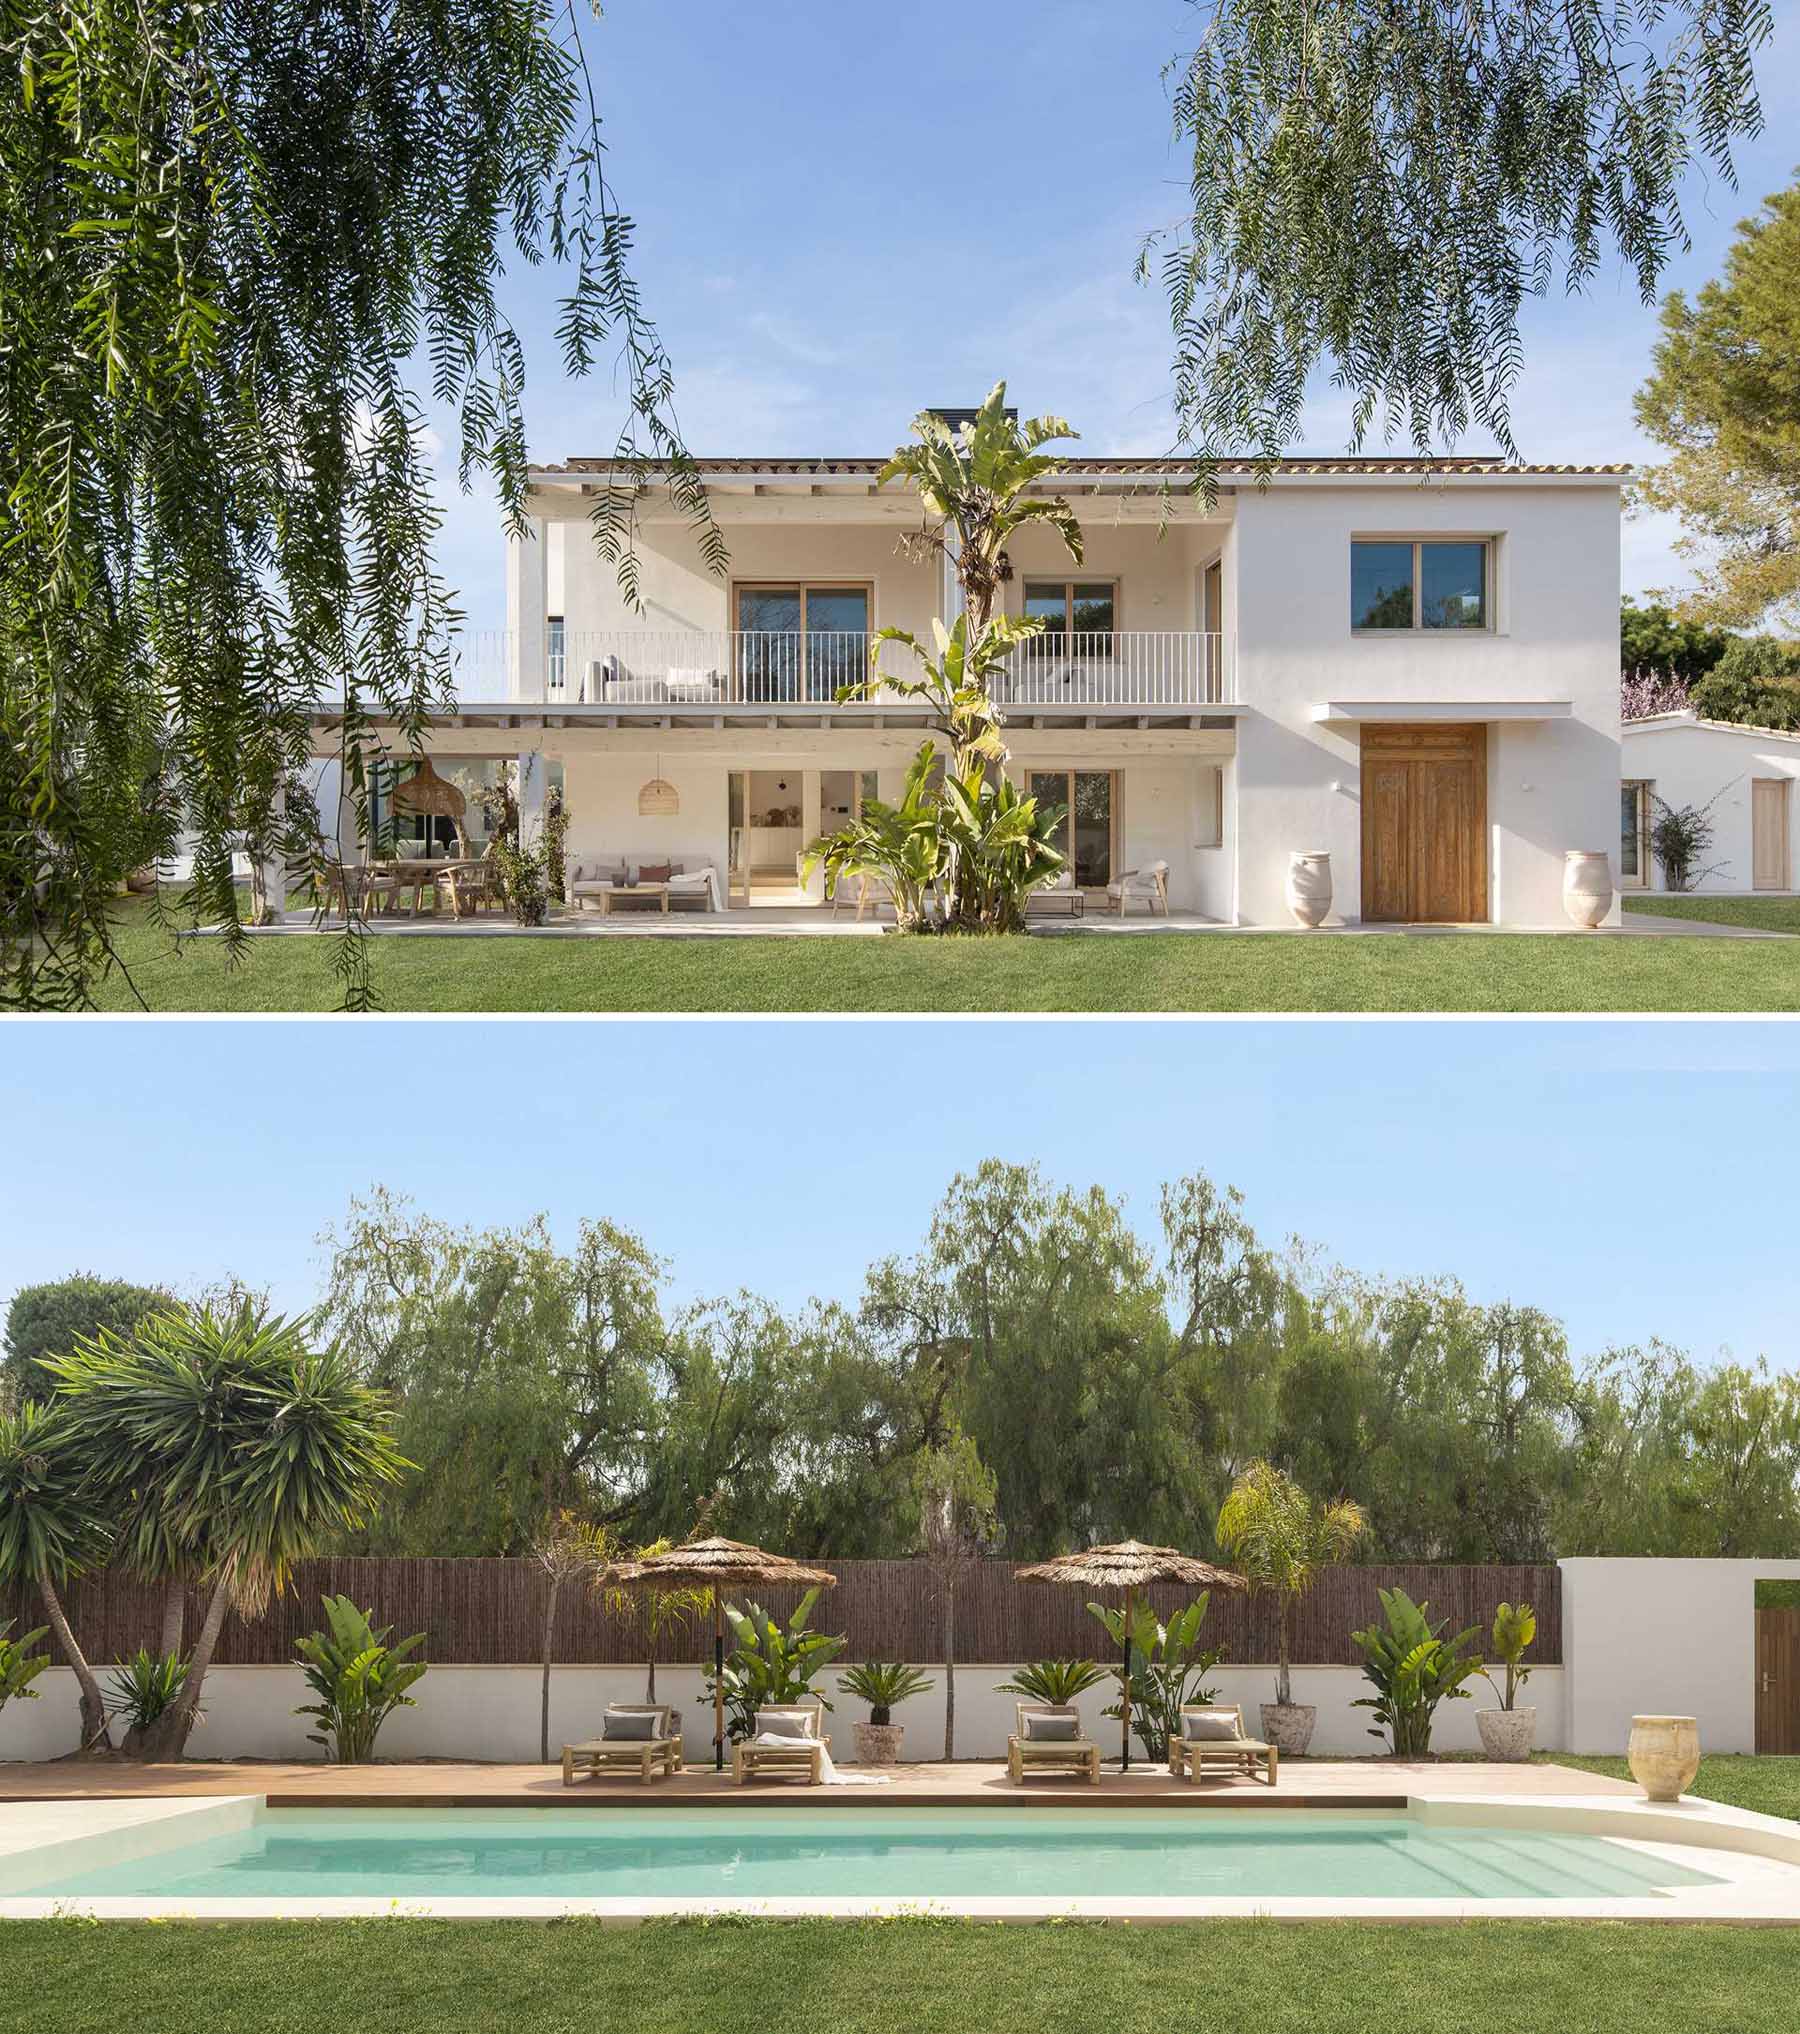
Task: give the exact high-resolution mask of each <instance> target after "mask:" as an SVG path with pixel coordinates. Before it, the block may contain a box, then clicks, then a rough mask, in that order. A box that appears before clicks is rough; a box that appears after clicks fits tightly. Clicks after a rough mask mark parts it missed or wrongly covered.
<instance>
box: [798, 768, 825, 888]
mask: <svg viewBox="0 0 1800 2034" xmlns="http://www.w3.org/2000/svg"><path fill="white" fill-rule="evenodd" d="M824 804H825V793H824V790H823V788H822V786H821V785H820V783H819V772H818V771H817V770H802V771H801V772H800V846H801V849H802V851H803V852H804V850H805V849H807V848H808V847H810V846H811V845H812V843H813V842H814V841H816V840H817V839H818V837H819V828H820V825H821V824H822V820H821V814H822V812H823V809H824ZM802 887H803V888H804V890H805V892H806V894H807V896H809V897H812V898H823V897H824V895H825V871H824V870H823V869H814V871H813V872H812V877H811V880H810V881H808V882H807V883H806V884H804V885H803V886H802Z"/></svg>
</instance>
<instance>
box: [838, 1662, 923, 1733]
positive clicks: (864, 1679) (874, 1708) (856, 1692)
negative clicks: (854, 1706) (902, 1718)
mask: <svg viewBox="0 0 1800 2034" xmlns="http://www.w3.org/2000/svg"><path fill="white" fill-rule="evenodd" d="M936 1685H937V1684H936V1683H935V1682H934V1681H933V1680H932V1679H931V1677H930V1676H929V1675H928V1674H921V1673H920V1672H919V1670H918V1668H917V1667H908V1666H904V1665H902V1663H901V1662H900V1661H899V1660H864V1661H863V1662H862V1664H861V1665H860V1666H855V1667H851V1668H849V1669H847V1670H846V1671H845V1672H844V1673H842V1674H840V1675H839V1676H838V1693H839V1694H840V1695H849V1696H851V1697H853V1698H854V1699H855V1700H856V1701H858V1702H866V1703H867V1704H868V1705H869V1721H870V1722H871V1723H878V1724H879V1723H891V1722H892V1721H893V1716H894V1710H895V1709H896V1708H897V1707H898V1706H899V1704H900V1703H902V1702H905V1701H906V1700H908V1698H909V1697H911V1696H914V1695H924V1694H928V1693H929V1692H930V1690H931V1689H932V1688H934V1687H935V1686H936Z"/></svg>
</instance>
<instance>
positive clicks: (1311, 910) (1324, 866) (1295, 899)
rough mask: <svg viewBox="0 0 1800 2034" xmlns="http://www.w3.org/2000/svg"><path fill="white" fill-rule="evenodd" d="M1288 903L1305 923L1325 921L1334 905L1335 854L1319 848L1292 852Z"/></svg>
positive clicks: (1314, 924)
mask: <svg viewBox="0 0 1800 2034" xmlns="http://www.w3.org/2000/svg"><path fill="white" fill-rule="evenodd" d="M1287 907H1288V909H1289V910H1290V911H1291V912H1292V913H1293V914H1294V918H1295V921H1296V922H1297V923H1298V924H1301V925H1305V926H1317V925H1323V924H1324V922H1325V914H1326V912H1328V911H1329V910H1330V909H1331V857H1330V855H1328V854H1324V853H1321V852H1319V851H1318V850H1316V849H1308V850H1306V851H1303V852H1297V853H1294V854H1291V855H1289V856H1288V873H1287Z"/></svg>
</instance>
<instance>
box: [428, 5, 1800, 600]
mask: <svg viewBox="0 0 1800 2034" xmlns="http://www.w3.org/2000/svg"><path fill="white" fill-rule="evenodd" d="M576 12H577V13H579V14H582V15H585V13H586V10H585V8H583V7H581V6H580V5H579V4H578V5H577V8H576ZM1776 14H1777V23H1778V26H1777V30H1776V36H1775V40H1774V42H1773V43H1772V44H1771V46H1770V48H1769V51H1768V52H1767V54H1766V55H1765V57H1764V60H1763V63H1762V65H1761V73H1760V74H1761V83H1762V88H1763V95H1764V103H1765V108H1766V112H1767V116H1768V128H1767V132H1766V133H1765V135H1764V136H1763V138H1762V139H1761V140H1760V141H1758V142H1755V143H1752V144H1750V145H1749V146H1747V147H1745V148H1744V149H1743V150H1742V151H1741V154H1740V158H1739V160H1740V186H1739V189H1738V190H1737V191H1735V192H1734V191H1732V190H1731V189H1729V188H1727V187H1723V186H1721V185H1719V184H1717V183H1716V182H1713V183H1711V184H1708V183H1707V182H1705V181H1704V180H1703V179H1700V178H1699V177H1696V178H1695V180H1694V181H1693V184H1692V187H1691V189H1690V192H1689V201H1688V206H1687V211H1688V218H1689V225H1690V230H1691V232H1692V235H1693V240H1694V248H1693V251H1692V253H1691V254H1686V255H1681V256H1678V257H1677V258H1676V259H1675V261H1674V262H1673V263H1672V264H1671V266H1670V269H1669V272H1668V278H1667V280H1668V284H1669V286H1670V287H1685V288H1688V289H1692V288H1693V287H1694V286H1695V285H1697V284H1698V283H1700V282H1703V281H1705V280H1706V279H1707V278H1708V277H1709V276H1711V275H1713V274H1715V273H1716V272H1717V268H1718V264H1719V259H1720V256H1721V254H1722V253H1723V250H1724V248H1725V247H1726V245H1727V243H1728V242H1729V240H1730V237H1731V233H1732V229H1733V227H1734V225H1735V223H1736V222H1737V221H1738V219H1740V218H1741V217H1743V216H1744V215H1745V214H1746V213H1748V212H1749V211H1751V210H1753V209H1754V207H1755V205H1756V203H1757V202H1758V201H1759V200H1760V199H1761V197H1762V196H1763V195H1764V194H1765V193H1767V192H1769V191H1773V190H1776V189H1779V188H1781V187H1782V186H1784V185H1785V184H1787V183H1789V182H1790V181H1791V180H1792V179H1793V176H1794V174H1795V165H1796V158H1797V157H1800V149H1796V147H1795V146H1794V144H1793V141H1792V137H1793V135H1794V134H1795V132H1796V131H1797V129H1800V65H1796V63H1795V61H1794V55H1795V50H1796V47H1800V0H1778V5H1777V8H1776ZM1198 19H1199V17H1198V15H1197V14H1196V12H1195V11H1194V10H1193V9H1192V8H1191V7H1189V6H1188V5H1186V4H1185V0H1134V4H1131V5H1120V4H1117V0H1111V4H1109V0H1035V4H1025V0H987V4H985V5H976V6H970V5H969V4H967V0H914V4H912V5H910V6H907V7H904V8H875V7H868V6H859V5H853V6H845V5H844V4H842V0H785V4H782V0H764V4H761V5H758V6H756V7H754V8H745V7H735V8H734V7H726V6H721V5H718V4H713V5H704V6H686V7H671V6H668V5H666V4H660V0H607V6H606V12H605V16H604V19H603V20H601V21H599V22H597V23H588V24H587V25H586V27H585V30H584V39H585V41H586V43H587V46H588V48H589V50H590V52H591V55H592V60H593V64H594V68H595V72H596V76H597V81H598V85H599V89H600V93H601V99H602V109H603V113H604V116H605V120H606V133H607V137H608V142H609V147H610V151H611V154H610V168H611V172H612V175H613V179H614V182H615V184H616V186H617V190H618V193H619V197H620V200H621V202H622V203H623V205H624V206H625V208H626V209H627V210H628V211H629V212H631V213H632V215H633V216H634V217H635V218H636V219H637V221H638V226H639V250H638V257H637V262H636V273H637V276H638V279H639V281H640V283H641V284H642V286H643V291H644V296H645V300H646V303H647V305H648V307H649V309H650V310H651V312H652V314H653V315H654V316H655V317H656V318H657V320H658V322H659V324H660V326H661V328H662V332H663V336H664V338H665V341H666V342H667V344H668V346H669V349H670V351H671V354H672V356H673V359H674V362H675V368H676V374H677V397H678V407H679V412H680V416H681V421H682V425H683V429H684V431H685V433H686V435H687V439H688V442H689V444H690V445H691V446H692V447H693V448H694V449H695V450H696V451H698V452H710V453H771V454H790V455H806V454H818V453H868V452H880V451H884V450H886V449H887V448H888V447H889V446H891V445H893V444H894V443H895V442H897V441H898V440H899V439H900V438H901V437H903V436H904V435H905V430H906V424H907V421H908V419H909V418H910V417H911V416H912V415H913V413H914V412H915V411H916V410H918V409H919V408H921V407H922V406H924V405H926V404H928V403H934V402H968V401H972V400H976V399H978V398H979V396H980V395H981V394H983V393H985V391H986V390H987V388H988V386H989V385H990V384H991V383H992V382H993V381H994V380H996V379H998V378H999V377H1000V376H1002V375H1005V376H1006V377H1007V378H1008V380H1009V381H1010V383H1011V386H1012V390H1013V393H1014V394H1015V396H1016V397H1017V399H1018V400H1019V402H1020V403H1021V404H1023V405H1024V406H1025V407H1026V408H1027V409H1028V410H1032V411H1038V410H1057V411H1061V412H1062V413H1063V414H1064V415H1065V416H1067V417H1069V418H1070V420H1071V421H1072V422H1073V423H1074V424H1075V426H1076V428H1077V429H1078V430H1079V431H1080V432H1081V433H1082V436H1083V439H1084V443H1085V447H1086V449H1090V450H1095V451H1108V452H1157V451H1161V450H1163V449H1164V448H1165V446H1166V445H1167V442H1168V435H1169V415H1170V411H1169V403H1168V391H1169V373H1168V341H1167V321H1166V315H1165V312H1164V308H1163V304H1162V299H1161V296H1160V294H1159V292H1158V291H1157V290H1156V289H1155V288H1154V287H1150V288H1141V287H1139V286H1138V285H1137V284H1136V283H1135V282H1134V281H1133V279H1132V267H1133V262H1134V260H1135V257H1136V253H1137V248H1138V244H1139V242H1140V240H1141V238H1142V237H1143V235H1144V234H1146V233H1147V232H1150V231H1153V230H1155V229H1156V228H1158V227H1162V226H1166V225H1169V224H1171V223H1174V222H1177V221H1178V220H1179V219H1180V218H1181V216H1182V211H1183V200H1184V196H1185V190H1186V181H1187V165H1186V162H1185V160H1184V158H1183V156H1182V154H1181V151H1180V150H1179V148H1178V147H1177V146H1176V145H1175V144H1174V143H1173V142H1172V140H1171V137H1170V124H1169V117H1168V104H1167V89H1168V88H1167V85H1166V84H1165V82H1164V80H1163V78H1162V76H1161V72H1162V67H1163V65H1164V64H1165V62H1166V61H1167V60H1168V59H1169V58H1171V57H1173V56H1175V55H1176V54H1177V53H1179V52H1181V51H1183V50H1185V49H1187V48H1189V47H1190V46H1191V44H1192V41H1193V39H1194V36H1195V33H1196V24H1197V22H1198ZM996 137H997V138H998V153H999V155H1000V157H1001V167H1000V168H998V169H997V170H996V169H994V168H992V167H991V166H990V157H991V154H992V153H993V152H994V144H995V138H996ZM555 292H556V280H555V277H554V275H553V274H552V273H549V272H546V271H530V270H524V269H520V268H518V267H517V266H516V265H515V271H514V273H513V274H512V275H511V276H510V277H509V279H508V282H507V285H506V300H507V304H508V308H509V310H510V311H511V313H512V315H513V316H514V317H515V318H516V319H517V320H518V321H519V323H520V326H521V329H522V331H523V333H524V335H525V337H526V341H527V349H528V359H529V364H530V365H529V372H530V381H529V389H528V409H527V422H528V427H529V432H530V442H531V448H532V452H533V455H534V456H536V457H539V458H544V459H560V458H563V457H565V456H567V455H568V454H570V453H588V452H604V451H606V450H608V449H609V448H610V446H611V443H612V439H613V435H614V431H615V429H616V423H617V404H616V400H615V397H614V392H613V390H612V388H611V385H610V379H609V377H608V376H606V375H604V374H603V375H598V376H596V377H594V378H593V379H591V380H589V381H587V382H586V383H575V384H571V383H568V382H566V381H565V380H564V379H563V378H562V376H561V373H560V368H559V363H558V361H557V357H556V348H555V345H554V340H553V336H552V335H553V332H554V325H555V317H554V298H555ZM1525 331H1526V342H1527V349H1528V350H1527V360H1526V371H1525V374H1524V377H1523V380H1522V382H1521V385H1520V387H1519V390H1518V394H1517V398H1516V402H1515V430H1516V435H1517V437H1518V439H1519V442H1520V445H1521V447H1522V449H1523V451H1524V453H1525V455H1526V456H1527V457H1528V458H1533V459H1554V460H1612V459H1621V458H1624V459H1631V458H1636V457H1639V456H1642V455H1643V453H1644V452H1645V451H1646V449H1647V448H1646V447H1645V446H1644V444H1643V442H1642V440H1641V439H1640V438H1639V436H1638V434H1637V431H1636V429H1635V426H1634V425H1633V422H1632V417H1631V397H1632V393H1633V391H1634V389H1635V388H1636V387H1637V386H1638V384H1639V383H1640V382H1641V381H1642V379H1643V377H1644V374H1645V372H1646V370H1647V367H1648V363H1649V355H1650V348H1651V344H1652V341H1653V339H1654V336H1655V313H1654V310H1647V309H1645V308H1644V307H1643V306H1642V305H1641V304H1640V303H1639V302H1638V299H1637V294H1636V289H1635V285H1634V284H1633V283H1632V282H1631V280H1630V279H1629V278H1628V277H1625V276H1623V275H1621V274H1620V273H1618V272H1617V270H1616V268H1615V269H1609V270H1606V271H1604V272H1603V273H1602V274H1601V275H1600V276H1599V277H1598V278H1596V280H1595V283H1594V285H1593V287H1592V288H1591V289H1590V291H1589V292H1588V294H1587V295H1586V296H1584V297H1579V298H1575V299H1573V300H1565V299H1564V298H1563V297H1562V296H1561V295H1560V294H1558V295H1554V296H1553V297H1552V298H1550V299H1549V300H1547V301H1545V302H1543V303H1541V304H1537V305H1534V306H1532V307H1531V308H1530V310H1529V313H1528V317H1527V321H1526V328H1525ZM1346 418H1347V406H1346V404H1345V402H1344V400H1343V399H1342V397H1340V396H1339V395H1338V394H1337V393H1336V392H1335V391H1332V390H1331V389H1329V388H1328V387H1321V389H1320V390H1319V392H1318V399H1317V401H1316V402H1315V403H1314V405H1313V407H1312V411H1311V414H1310V417H1309V423H1308V430H1307V434H1306V446H1305V448H1304V449H1308V450H1312V451H1317V452H1341V451H1342V450H1343V449H1344V444H1345V436H1346V430H1347V421H1346ZM1465 449H1469V450H1476V449H1486V448H1485V447H1477V446H1475V445H1474V444H1473V442H1471V443H1470V444H1469V445H1468V446H1467V447H1466V448H1465ZM442 464H443V470H444V472H445V474H446V477H447V492H448V493H449V494H450V495H452V496H454V492H455V490H454V484H453V481H449V479H448V476H449V473H450V462H449V459H448V456H447V455H446V456H445V458H444V460H443V462H442ZM448 507H449V514H448V517H447V521H446V526H445V532H444V542H443V559H444V563H445V568H446V570H447V571H448V572H449V574H450V576H451V577H452V579H453V581H454V582H455V583H457V584H458V585H459V586H460V587H461V588H462V590H463V595H464V605H465V607H466V608H467V610H468V613H469V618H470V624H471V626H473V627H479V628H488V627H499V626H501V625H502V624H503V622H504V611H505V600H504V586H503V581H502V547H501V543H500V539H499V536H498V533H497V524H496V521H495V517H494V513H493V509H492V505H491V501H490V499H489V497H488V496H487V495H486V494H485V492H484V493H482V494H480V495H478V496H476V497H474V498H472V499H462V498H455V499H453V500H450V501H449V503H448ZM1670 533H1671V526H1670V525H1669V524H1668V523H1666V522H1665V521H1663V520H1661V519H1658V520H1653V521H1644V522H1634V523H1632V524H1630V525H1628V526H1627V529H1626V532H1625V542H1624V565H1625V584H1626V587H1627V589H1628V590H1631V591H1641V590H1642V589H1644V588H1647V587H1651V586H1661V585H1669V584H1679V583H1680V582H1681V580H1682V579H1683V577H1684V568H1683V567H1682V566H1681V565H1680V563H1679V562H1678V561H1676V560H1674V559H1673V557H1672V555H1671V553H1670V550H1669V537H1670Z"/></svg>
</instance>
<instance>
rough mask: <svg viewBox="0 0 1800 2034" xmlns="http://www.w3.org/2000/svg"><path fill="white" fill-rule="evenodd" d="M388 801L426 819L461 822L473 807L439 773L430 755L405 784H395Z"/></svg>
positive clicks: (401, 809) (397, 808) (396, 809)
mask: <svg viewBox="0 0 1800 2034" xmlns="http://www.w3.org/2000/svg"><path fill="white" fill-rule="evenodd" d="M388 803H389V804H390V805H391V806H392V807H393V809H394V810H395V811H396V812H416V813H418V814H420V815H421V816H422V817H423V818H426V819H453V820H459V821H460V820H461V818H462V816H463V814H464V813H465V812H467V811H468V809H469V801H468V800H467V799H466V798H465V797H464V796H463V795H462V793H461V792H460V791H459V790H458V789H457V788H456V786H455V785H454V784H449V783H446V782H445V780H444V779H443V778H442V777H440V776H439V775H438V773H437V771H436V770H435V769H434V768H433V767H432V762H431V758H430V757H429V756H427V757H426V758H425V759H424V761H423V762H421V763H420V765H419V767H418V769H417V770H415V771H414V772H413V774H412V775H411V776H410V777H408V778H407V779H406V781H405V782H404V783H402V784H396V785H395V786H394V795H393V796H392V798H390V799H389V800H388Z"/></svg>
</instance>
